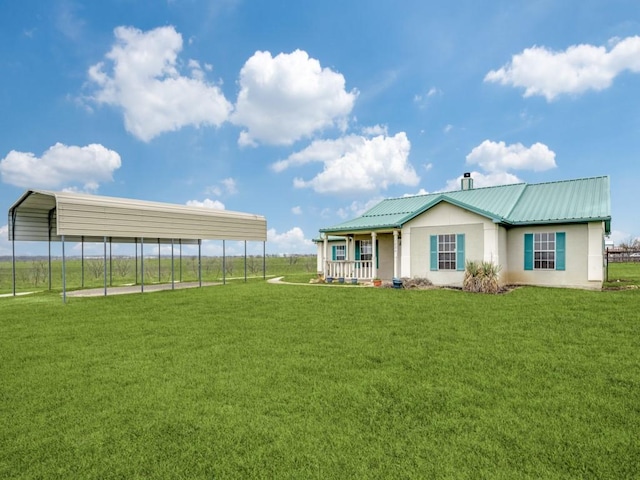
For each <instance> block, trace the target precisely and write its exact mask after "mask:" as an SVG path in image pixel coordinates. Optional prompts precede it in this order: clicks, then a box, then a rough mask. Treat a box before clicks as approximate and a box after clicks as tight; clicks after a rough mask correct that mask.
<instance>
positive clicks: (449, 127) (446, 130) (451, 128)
mask: <svg viewBox="0 0 640 480" xmlns="http://www.w3.org/2000/svg"><path fill="white" fill-rule="evenodd" d="M451 130H453V125H451V124H450V123H449V124H447V125H445V127H444V128H443V129H442V131H443V133H449V132H450V131H451Z"/></svg>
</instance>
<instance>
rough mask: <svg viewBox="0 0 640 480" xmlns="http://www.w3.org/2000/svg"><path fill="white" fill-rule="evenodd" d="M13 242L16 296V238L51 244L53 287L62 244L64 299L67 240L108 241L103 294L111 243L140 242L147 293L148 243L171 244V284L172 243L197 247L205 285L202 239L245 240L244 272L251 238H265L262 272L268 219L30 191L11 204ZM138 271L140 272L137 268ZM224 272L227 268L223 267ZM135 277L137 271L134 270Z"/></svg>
mask: <svg viewBox="0 0 640 480" xmlns="http://www.w3.org/2000/svg"><path fill="white" fill-rule="evenodd" d="M8 225H9V240H10V241H11V245H12V275H13V279H12V281H13V295H14V296H15V295H16V255H15V242H16V241H35V242H47V243H48V245H49V249H48V251H49V288H51V243H52V242H61V243H62V296H63V301H66V271H65V244H66V243H67V242H73V243H81V245H82V252H83V253H82V254H81V256H82V258H84V244H85V242H92V243H96V242H101V243H103V244H104V262H105V268H104V294H105V295H107V268H106V263H107V246H108V247H109V255H111V245H112V243H135V244H136V262H137V245H138V244H139V245H140V252H141V255H140V261H141V263H142V268H141V283H140V291H141V292H144V246H145V244H146V245H149V244H154V245H157V246H158V254H159V253H160V245H171V283H172V285H173V284H174V282H175V278H174V275H175V273H174V247H175V245H178V246H179V247H180V255H182V245H196V244H197V245H198V281H199V283H200V285H202V271H201V263H202V262H201V257H202V240H222V245H223V262H224V260H225V255H224V251H225V241H227V240H230V241H244V245H245V276H246V244H247V241H261V242H262V249H263V276H264V274H265V264H264V259H265V254H264V253H265V243H266V240H267V222H266V219H265V218H264V217H263V216H260V215H253V214H249V213H241V212H232V211H228V210H215V209H210V208H202V207H190V206H184V205H176V204H169V203H160V202H149V201H144V200H134V199H126V198H116V197H105V196H98V195H87V194H81V193H71V192H54V191H46V190H27V191H26V192H25V193H24V194H23V195H22V196H21V197H20V198H19V199H18V200H17V201H16V202H15V203H14V204H13V205H12V206H11V208H9V223H8ZM136 272H137V270H136ZM223 272H224V269H223ZM136 275H137V273H136Z"/></svg>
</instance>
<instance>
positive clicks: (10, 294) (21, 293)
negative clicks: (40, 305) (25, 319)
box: [0, 292, 33, 298]
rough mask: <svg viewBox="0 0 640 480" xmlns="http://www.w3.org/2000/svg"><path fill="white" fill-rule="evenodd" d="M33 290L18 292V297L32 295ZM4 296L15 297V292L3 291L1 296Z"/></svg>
mask: <svg viewBox="0 0 640 480" xmlns="http://www.w3.org/2000/svg"><path fill="white" fill-rule="evenodd" d="M32 293H33V292H17V293H16V297H18V296H20V295H30V294H32ZM3 297H13V293H3V294H2V295H0V298H3Z"/></svg>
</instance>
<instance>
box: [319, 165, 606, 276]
mask: <svg viewBox="0 0 640 480" xmlns="http://www.w3.org/2000/svg"><path fill="white" fill-rule="evenodd" d="M610 203H611V202H610V191H609V177H607V176H602V177H593V178H582V179H575V180H566V181H559V182H550V183H539V184H526V183H520V184H512V185H502V186H495V187H487V188H473V179H472V178H471V176H470V174H468V173H465V175H464V178H463V179H462V181H461V189H460V190H458V191H453V192H446V193H432V194H428V195H418V196H412V197H402V198H391V199H387V200H383V201H382V202H380V203H379V204H377V205H376V206H374V207H373V208H371V209H370V210H368V211H367V212H365V213H364V214H362V215H361V216H359V217H357V218H354V219H352V220H349V221H346V222H343V223H340V224H338V225H334V226H331V227H327V228H322V229H321V230H320V232H321V237H322V238H321V239H320V240H317V241H316V243H317V248H318V271H319V273H322V274H324V275H325V277H345V278H358V279H360V280H370V279H373V278H376V277H379V278H382V279H383V280H385V279H386V280H390V279H392V278H401V277H409V278H428V279H429V280H430V281H431V282H432V283H433V284H434V285H442V286H462V282H463V279H464V270H465V265H466V262H467V261H470V260H475V261H488V262H493V263H494V264H496V265H498V266H499V267H500V283H501V284H503V285H504V284H515V285H546V286H563V287H579V288H601V287H602V282H603V279H604V269H605V264H604V262H605V254H604V244H605V236H606V235H609V233H610V231H611V211H610V210H611V207H610Z"/></svg>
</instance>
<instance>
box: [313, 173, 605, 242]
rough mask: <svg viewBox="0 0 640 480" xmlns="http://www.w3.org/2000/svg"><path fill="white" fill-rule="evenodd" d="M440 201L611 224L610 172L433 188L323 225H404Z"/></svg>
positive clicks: (506, 215) (498, 213)
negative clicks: (442, 189) (552, 179)
mask: <svg viewBox="0 0 640 480" xmlns="http://www.w3.org/2000/svg"><path fill="white" fill-rule="evenodd" d="M440 202H448V203H451V204H453V205H457V206H459V207H461V208H464V209H465V210H469V211H472V212H475V213H477V214H479V215H482V216H484V217H487V218H490V219H491V220H493V221H495V222H497V223H502V224H505V225H536V224H547V223H576V222H587V221H598V220H601V221H604V222H605V223H606V226H605V229H606V232H607V233H609V232H610V229H611V203H610V202H611V201H610V192H609V177H607V176H603V177H593V178H581V179H576V180H565V181H561V182H550V183H539V184H532V185H528V184H526V183H518V184H513V185H501V186H497V187H486V188H475V189H471V190H458V191H454V192H446V193H432V194H428V195H417V196H413V197H402V198H389V199H387V200H383V201H382V202H380V203H379V204H377V205H376V206H374V207H373V208H371V209H370V210H368V211H366V212H365V213H364V214H362V215H361V216H360V217H357V218H354V219H352V220H348V221H346V222H343V223H339V224H337V225H334V226H332V227H328V228H323V229H320V231H321V232H331V233H336V232H355V231H363V230H381V229H389V228H400V227H402V225H403V224H405V223H406V222H408V221H409V220H411V219H413V218H415V217H416V216H418V215H420V214H421V213H423V212H425V211H427V210H429V209H430V208H431V207H433V206H434V205H437V204H438V203H440Z"/></svg>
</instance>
